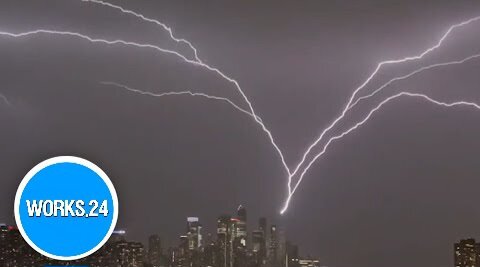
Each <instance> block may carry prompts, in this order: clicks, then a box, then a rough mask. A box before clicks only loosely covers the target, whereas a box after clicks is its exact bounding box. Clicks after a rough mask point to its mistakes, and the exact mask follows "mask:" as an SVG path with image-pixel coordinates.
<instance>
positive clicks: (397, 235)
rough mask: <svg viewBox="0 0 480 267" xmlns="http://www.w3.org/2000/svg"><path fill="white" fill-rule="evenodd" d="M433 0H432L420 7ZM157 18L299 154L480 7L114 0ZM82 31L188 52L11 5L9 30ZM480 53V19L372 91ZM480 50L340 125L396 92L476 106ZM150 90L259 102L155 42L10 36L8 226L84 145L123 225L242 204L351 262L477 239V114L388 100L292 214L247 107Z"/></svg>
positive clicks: (57, 5) (90, 10)
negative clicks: (52, 170)
mask: <svg viewBox="0 0 480 267" xmlns="http://www.w3.org/2000/svg"><path fill="white" fill-rule="evenodd" d="M419 2H421V3H419ZM115 3H118V4H121V5H123V6H124V7H126V8H129V9H133V10H135V11H138V12H140V13H143V14H144V15H146V16H148V17H152V18H156V19H159V20H161V21H163V22H165V23H166V24H167V25H169V26H171V27H172V28H173V30H174V32H175V33H176V35H177V36H179V37H183V38H186V39H188V40H190V41H192V42H193V44H194V45H195V46H196V47H197V48H198V51H199V56H200V57H201V58H202V59H203V60H204V61H205V62H206V63H208V64H210V65H212V66H215V67H218V68H219V69H221V70H222V71H224V72H225V73H227V74H228V75H229V76H231V77H233V78H235V79H236V80H237V81H238V82H239V83H240V85H241V86H242V88H243V89H244V91H245V93H246V94H247V96H248V97H249V99H250V100H251V101H252V104H253V106H254V107H255V110H256V112H257V113H258V115H260V116H261V117H262V118H263V121H264V122H265V124H266V125H267V127H269V129H271V131H272V133H273V135H274V136H275V138H276V140H277V143H278V144H279V145H280V146H281V148H282V149H283V151H284V152H285V156H286V160H287V162H288V163H289V165H290V166H294V165H295V164H296V163H297V162H298V161H299V159H300V157H301V155H302V153H303V151H304V149H305V148H306V147H307V146H308V145H309V144H310V143H311V142H312V140H313V139H314V138H315V137H317V136H318V135H319V133H320V132H321V130H323V128H324V127H326V126H327V125H328V124H329V123H330V122H331V121H332V120H333V119H334V117H336V116H337V115H339V114H340V112H341V110H342V109H343V107H344V105H345V103H346V101H347V100H348V98H349V97H350V95H351V93H352V92H353V90H354V89H355V88H356V87H358V86H359V85H360V84H361V83H363V81H364V80H365V79H366V78H367V77H368V76H369V75H370V74H371V73H372V71H373V70H374V69H375V67H376V64H377V63H378V62H380V61H382V60H385V59H396V58H401V57H405V56H410V55H416V54H419V53H420V52H422V51H424V50H425V49H427V48H428V47H429V46H432V45H434V44H435V43H436V42H437V41H438V39H439V38H440V37H441V36H442V35H443V33H444V32H445V31H446V30H447V29H448V27H449V26H450V25H452V24H455V23H458V22H460V21H463V20H466V19H468V18H471V17H475V16H479V15H480V2H478V1H473V0H472V1H459V0H456V1H451V0H449V1H440V0H426V1H415V0H408V1H405V0H402V1H400V0H399V1H385V0H376V1H373V0H369V1H356V0H352V1H335V3H333V1H237V2H230V1H228V2H225V1H191V2H187V1H169V2H167V1H155V2H154V1H117V2H115ZM39 28H44V29H52V30H65V31H77V32H80V33H84V34H88V35H90V36H92V37H102V38H106V39H109V40H113V39H125V40H131V41H137V42H144V43H152V44H156V45H160V46H162V47H165V48H169V49H176V50H178V51H180V52H182V53H184V54H185V55H187V56H189V57H191V56H192V53H191V51H190V50H188V49H187V48H186V47H185V46H181V45H176V44H175V43H174V42H172V41H171V40H170V39H169V38H168V35H167V34H166V32H165V31H163V30H161V29H159V28H158V27H156V26H154V25H152V24H148V23H145V22H141V21H139V20H138V19H136V18H134V17H131V16H127V15H123V14H121V13H119V12H118V11H115V10H112V9H108V8H105V7H101V6H98V5H93V4H89V3H82V2H81V1H75V0H70V1H65V0H63V1H17V0H15V1H14V0H11V1H10V0H8V1H1V3H0V31H9V32H21V31H29V30H35V29H39ZM476 53H480V22H477V23H474V24H471V25H469V26H466V27H463V28H461V29H459V30H458V31H455V32H454V33H453V34H452V35H451V36H450V37H449V39H448V40H447V41H446V42H445V44H444V46H442V48H441V49H439V50H438V51H436V52H434V53H432V54H430V55H429V56H427V57H426V58H424V59H423V60H420V61H415V62H410V63H407V64H401V65H395V66H388V67H386V68H385V69H383V70H382V71H381V72H380V73H379V75H378V76H376V78H375V79H374V80H373V81H372V83H370V85H369V86H367V87H366V88H365V92H372V91H373V90H375V89H376V88H378V87H379V86H380V85H382V84H383V83H385V82H387V81H388V80H390V79H392V78H393V77H396V76H399V75H404V74H407V73H409V72H411V71H413V70H415V69H417V68H419V67H421V66H425V65H429V64H432V63H438V62H445V61H450V60H458V59H462V58H465V57H467V56H469V55H472V54H476ZM479 74H480V60H473V61H470V62H468V63H465V64H463V65H457V66H452V67H444V68H439V69H436V70H432V71H428V72H424V73H423V74H420V75H417V76H415V77H412V78H411V79H409V80H405V81H402V82H398V83H396V84H395V85H394V86H391V87H388V88H387V89H386V90H385V91H384V92H383V93H382V94H380V95H378V96H377V97H375V98H373V99H371V100H369V101H367V102H365V103H364V104H362V105H361V106H359V108H358V109H355V110H354V111H353V112H352V113H350V115H348V116H347V119H346V120H344V121H343V122H342V123H341V124H339V125H338V127H337V128H335V131H333V132H332V133H333V134H335V133H340V132H341V131H342V130H345V129H347V128H348V127H350V126H352V125H353V123H355V122H357V121H358V120H360V119H362V118H363V116H365V115H366V113H367V112H368V111H369V109H370V108H372V107H374V106H375V105H377V104H378V103H379V101H381V100H382V99H383V98H385V97H388V96H390V95H393V94H394V93H397V92H399V91H400V90H409V91H412V92H422V93H427V94H428V95H430V96H432V97H434V98H436V99H439V100H442V101H446V102H451V101H456V100H468V101H473V102H477V103H480V91H479V89H480V88H479V86H478V85H479V84H480V76H479ZM102 81H115V82H119V83H123V84H126V85H129V86H131V87H135V88H138V89H143V90H148V91H152V92H157V93H161V92H167V91H183V90H192V91H194V92H204V93H209V94H212V95H217V96H222V97H228V98H230V99H232V100H233V101H235V102H236V103H237V104H239V105H241V106H242V107H244V108H246V107H247V106H246V105H245V102H244V101H243V100H242V98H241V97H240V95H239V93H238V91H236V89H235V87H234V86H233V85H232V84H231V83H229V82H227V81H225V80H222V79H221V78H220V77H219V76H218V75H215V74H213V73H212V72H208V71H205V70H204V69H202V68H199V67H196V66H193V65H189V64H186V63H184V62H182V61H181V60H179V59H178V58H176V57H174V56H171V55H166V54H161V53H158V52H155V51H153V50H148V49H138V48H130V47H125V46H121V45H116V46H106V45H102V44H91V43H89V42H86V41H84V40H80V39H78V38H67V37H61V36H52V35H37V36H30V37H26V38H19V39H13V38H7V37H0V93H1V94H3V95H5V96H6V97H7V98H8V100H9V101H10V102H11V105H10V106H8V105H6V104H4V103H0V125H1V132H0V137H1V138H0V177H1V186H0V196H1V199H0V221H5V222H7V223H13V222H14V219H13V200H14V194H15V191H16V188H17V186H18V184H19V183H20V181H21V179H22V178H23V176H24V175H25V174H26V173H27V172H28V170H30V168H32V167H33V166H34V165H36V164H37V163H38V162H40V161H42V160H44V159H47V158H49V157H53V156H59V155H74V156H80V157H84V158H86V159H88V160H90V161H93V162H95V163H96V164H97V165H99V166H100V167H101V168H102V169H104V170H105V171H106V172H107V174H108V175H109V176H110V178H111V179H112V181H113V183H114V184H115V186H116V189H117V193H118V196H119V201H120V217H119V222H118V226H119V228H126V229H127V230H128V238H129V239H133V240H140V241H145V240H146V238H147V236H148V235H149V234H152V233H158V234H159V235H160V236H161V237H162V238H163V240H164V244H165V246H168V245H176V244H177V239H178V236H179V235H180V234H182V233H183V232H184V230H185V220H186V217H187V216H198V217H200V220H201V222H202V223H203V224H204V225H205V226H206V228H207V229H206V230H207V232H212V233H215V228H214V227H215V221H216V218H217V216H218V215H220V214H222V213H233V212H235V210H236V208H237V206H238V205H239V204H243V205H244V206H246V208H247V212H248V220H249V230H252V229H253V228H254V227H257V219H258V217H259V216H261V215H262V216H267V217H268V218H269V219H270V221H271V220H274V221H275V222H276V223H278V224H281V225H284V226H285V227H286V228H287V233H288V236H289V239H290V240H291V241H293V242H294V243H297V244H298V245H299V246H300V251H301V254H303V255H307V254H310V255H312V256H316V257H319V258H320V259H321V263H322V264H323V265H327V266H338V267H352V266H357V267H384V266H389V267H404V266H414V267H416V266H427V267H430V266H432V267H444V266H445V267H446V266H453V243H454V242H456V241H458V240H459V239H461V238H467V237H475V238H477V239H480V208H479V204H478V203H480V189H479V188H480V159H479V156H478V151H480V142H479V139H478V137H479V136H480V111H479V110H476V109H473V108H469V107H457V108H449V109H447V108H442V107H439V106H436V105H433V104H431V103H428V102H425V101H424V100H420V99H407V98H405V99H399V100H397V101H393V102H391V103H390V104H387V105H386V106H385V107H384V108H383V109H382V112H379V113H377V114H376V115H374V116H373V117H372V119H371V120H370V121H368V122H367V123H366V124H365V125H364V126H362V127H360V128H359V129H358V130H357V131H355V132H354V133H352V134H350V135H348V136H346V137H345V138H344V139H341V140H340V141H338V142H335V143H333V144H332V145H331V146H330V147H329V149H328V152H327V153H326V154H325V156H324V157H322V158H321V159H320V160H319V161H318V162H317V163H316V164H315V165H314V166H313V167H312V168H311V169H310V172H309V173H308V174H307V175H306V176H305V180H304V182H303V183H302V185H301V186H300V187H299V190H298V192H297V193H296V195H295V196H294V198H293V200H292V203H291V205H290V208H289V210H288V211H287V212H286V214H285V215H283V216H280V215H279V210H280V209H281V207H282V204H283V201H284V199H285V197H286V194H287V191H286V190H287V189H286V180H287V176H286V173H285V171H284V170H283V168H282V165H281V162H280V159H279V157H278V155H277V154H276V152H275V151H274V149H273V148H272V146H271V144H270V142H269V141H268V138H267V137H266V135H265V134H264V132H263V131H262V130H261V128H260V127H259V126H258V124H256V123H255V122H254V121H253V120H252V118H251V117H249V116H247V115H245V114H243V113H240V112H238V111H236V110H234V109H233V108H232V107H231V106H229V105H228V104H225V103H222V102H218V101H210V100H206V99H204V98H194V97H189V96H169V97H164V98H154V97H149V96H142V95H138V94H134V93H131V92H128V91H125V90H122V89H118V88H114V87H109V86H105V85H102V84H100V82H102Z"/></svg>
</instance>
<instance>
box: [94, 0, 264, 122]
mask: <svg viewBox="0 0 480 267" xmlns="http://www.w3.org/2000/svg"><path fill="white" fill-rule="evenodd" d="M85 1H87V0H85ZM100 84H103V85H110V86H115V87H117V88H122V89H125V90H127V91H130V92H132V93H136V94H141V95H147V96H153V97H163V96H179V95H187V96H198V97H203V98H206V99H210V100H218V101H223V102H226V103H228V104H230V105H231V106H232V107H234V108H235V109H236V110H238V111H240V112H242V113H245V114H247V115H248V116H250V117H253V114H252V113H250V112H249V111H248V110H246V109H243V108H241V107H239V106H238V105H237V104H235V103H233V102H232V101H231V100H230V99H228V98H226V97H219V96H212V95H208V94H205V93H194V92H192V91H172V92H166V93H153V92H149V91H144V90H140V89H136V88H132V87H129V86H126V85H123V84H120V83H116V82H101V83H100ZM258 119H259V120H260V121H261V118H258Z"/></svg>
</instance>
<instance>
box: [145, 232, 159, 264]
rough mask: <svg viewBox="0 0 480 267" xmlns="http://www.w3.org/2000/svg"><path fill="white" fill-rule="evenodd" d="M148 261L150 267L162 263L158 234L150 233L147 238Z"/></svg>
mask: <svg viewBox="0 0 480 267" xmlns="http://www.w3.org/2000/svg"><path fill="white" fill-rule="evenodd" d="M148 261H149V262H150V264H151V265H152V267H159V266H161V264H162V243H161V240H160V237H159V236H158V235H151V236H150V237H149V238H148Z"/></svg>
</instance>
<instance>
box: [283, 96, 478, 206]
mask: <svg viewBox="0 0 480 267" xmlns="http://www.w3.org/2000/svg"><path fill="white" fill-rule="evenodd" d="M402 96H409V97H420V98H423V99H425V100H427V101H429V102H431V103H433V104H437V105H440V106H443V107H455V106H470V107H473V108H476V109H478V110H480V105H478V104H476V103H473V102H466V101H458V102H452V103H446V102H441V101H438V100H435V99H433V98H431V97H429V96H427V95H425V94H419V93H410V92H400V93H398V94H396V95H393V96H390V97H388V98H386V99H385V100H383V101H382V102H380V104H378V105H377V106H376V107H375V108H373V109H372V110H371V111H370V112H369V113H368V115H367V116H366V117H365V118H364V119H363V120H361V121H360V122H357V123H356V124H355V125H354V126H353V127H351V128H349V129H348V130H346V131H344V132H342V133H341V134H339V135H336V136H334V137H332V138H330V139H328V141H327V142H326V143H325V145H324V146H323V149H322V151H320V152H319V153H318V154H317V155H316V156H315V157H314V158H313V159H312V160H311V161H310V162H309V163H308V165H307V167H305V168H304V169H303V171H302V173H301V174H300V177H299V179H298V181H297V183H296V184H295V186H294V188H293V190H292V193H291V194H289V196H288V198H287V200H286V201H285V205H284V207H283V209H282V210H281V211H280V213H282V214H283V213H284V212H285V211H286V210H287V209H288V205H289V203H290V200H291V199H292V196H293V195H294V193H295V191H296V190H297V188H298V186H299V185H300V183H301V182H302V180H303V177H304V175H305V174H306V173H307V171H308V170H309V169H310V167H311V166H312V165H313V163H314V162H315V161H316V160H317V159H318V158H320V157H321V156H322V155H323V154H325V151H327V148H328V147H329V146H330V144H331V143H332V142H334V141H336V140H340V139H341V138H343V137H344V136H346V135H347V134H349V133H351V132H353V131H355V130H356V129H357V128H358V127H360V126H362V125H363V124H364V123H365V122H367V121H368V120H369V119H370V118H371V116H372V115H373V114H374V113H375V112H377V111H378V110H380V108H381V107H382V106H384V105H385V104H387V103H388V102H390V101H392V100H394V99H397V98H399V97H402Z"/></svg>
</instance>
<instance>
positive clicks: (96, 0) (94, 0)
mask: <svg viewBox="0 0 480 267" xmlns="http://www.w3.org/2000/svg"><path fill="white" fill-rule="evenodd" d="M82 1H85V2H92V3H97V4H101V5H105V6H109V7H112V8H115V9H118V10H120V11H122V12H123V13H126V14H130V15H134V16H136V17H137V18H140V19H142V20H144V21H146V22H151V23H155V24H157V25H159V26H161V27H162V28H164V29H165V30H167V31H168V32H169V34H170V37H171V38H172V39H174V40H175V41H177V42H178V41H179V40H177V39H175V37H174V36H173V33H172V30H171V28H169V27H168V26H166V25H165V24H164V23H161V22H159V21H158V20H154V19H151V18H147V17H145V16H144V15H141V14H139V13H136V12H134V11H132V10H127V9H124V8H122V7H120V6H116V5H113V4H110V3H106V2H103V1H100V0H82ZM478 20H480V16H478V17H474V18H471V19H468V20H466V21H463V22H460V23H458V24H454V25H452V26H450V27H449V28H448V30H447V31H446V32H445V33H444V34H443V36H442V37H441V38H440V40H439V41H438V42H437V43H436V44H435V45H434V46H432V47H429V48H428V49H426V50H425V51H423V52H422V53H420V54H419V55H416V56H410V57H405V58H402V59H394V60H386V61H382V62H380V63H378V65H377V67H376V68H375V70H374V71H373V72H372V74H371V75H370V76H369V77H368V78H367V79H366V80H365V81H364V82H363V83H362V84H361V85H360V86H359V87H357V88H356V89H355V90H354V91H353V93H352V95H351V97H350V99H349V100H348V102H347V105H346V106H345V108H344V109H343V111H342V112H341V114H340V116H338V117H337V118H336V119H335V120H334V121H333V122H332V123H331V124H330V125H328V126H327V127H326V128H325V129H324V130H323V131H322V133H321V134H320V136H319V137H318V138H317V139H316V140H315V141H314V142H313V143H312V144H311V145H310V146H309V147H308V148H307V149H306V151H305V153H304V154H303V156H302V159H301V161H300V162H299V163H298V164H297V165H296V167H295V169H294V171H293V172H291V171H290V169H289V167H288V165H287V164H286V162H285V160H284V156H283V153H282V151H281V150H280V148H279V147H278V146H277V145H276V143H275V142H274V140H273V137H272V135H271V133H270V131H269V130H267V129H266V128H265V125H263V124H262V128H263V130H264V131H266V132H267V134H268V136H269V138H270V140H271V142H272V144H273V145H274V147H275V149H276V150H277V152H278V154H279V155H280V158H281V159H282V163H283V165H284V168H285V170H286V171H287V173H288V182H287V189H288V197H287V200H286V205H285V208H284V209H282V211H281V213H284V212H285V210H286V208H287V207H288V203H289V202H290V199H291V197H292V195H293V194H294V192H295V190H296V188H297V187H298V184H299V182H297V184H296V186H295V189H293V190H292V187H291V184H292V178H293V177H294V176H295V175H296V174H297V172H298V171H299V169H300V167H301V166H302V165H303V164H304V162H305V160H306V158H307V157H308V155H309V154H310V153H311V150H312V149H313V148H314V147H315V146H317V145H318V143H319V142H321V141H322V140H323V137H324V136H325V134H327V133H328V132H329V131H330V130H331V129H332V128H333V127H335V125H336V124H337V123H338V122H339V121H341V120H342V119H343V118H344V117H345V115H346V113H347V111H349V110H350V109H351V108H353V107H354V106H355V105H357V104H358V103H359V102H360V101H362V100H364V99H367V98H370V97H372V96H374V95H375V94H376V93H378V92H379V91H381V90H382V89H384V88H386V87H387V86H389V85H390V84H391V83H393V82H395V81H399V80H403V79H407V78H409V77H411V76H413V75H416V74H418V73H420V72H423V71H425V70H429V69H433V68H437V67H442V66H448V65H455V64H462V63H464V62H466V61H468V60H471V59H474V58H477V57H479V55H474V56H471V57H468V58H465V59H463V60H460V61H452V62H446V63H439V64H434V65H430V66H427V67H423V68H420V69H418V70H416V71H414V72H412V73H409V74H407V75H405V76H401V77H396V78H394V79H392V80H390V81H389V82H387V83H386V84H384V85H383V86H381V87H380V88H378V89H377V90H375V91H374V92H373V93H371V94H369V95H366V96H362V97H360V98H358V99H357V100H356V101H355V102H353V101H354V99H355V97H356V95H357V94H358V92H359V91H361V90H362V89H363V88H364V87H366V86H367V85H368V84H369V83H370V81H371V80H372V79H373V78H374V77H375V76H376V75H377V73H378V72H379V71H380V70H381V69H382V67H383V66H385V65H391V64H399V63H405V62H409V61H413V60H419V59H422V58H423V57H424V56H426V55H428V54H429V53H431V52H433V51H435V50H436V49H438V48H439V47H441V45H442V44H443V43H444V41H445V40H446V39H447V37H448V36H449V35H450V34H451V33H452V32H453V31H454V30H455V29H457V28H460V27H463V26H465V25H468V24H471V23H473V22H476V21H478ZM183 41H185V40H183ZM187 44H188V45H189V46H190V48H191V49H192V50H193V51H194V52H195V55H196V58H197V61H198V62H200V60H199V59H198V57H197V50H196V49H195V48H194V47H193V45H192V44H191V43H190V42H188V41H187ZM224 78H225V77H224ZM227 80H229V79H227ZM229 81H230V80H229ZM231 82H232V81H231ZM234 84H235V86H236V87H237V89H238V90H239V91H242V90H241V89H240V86H239V85H238V83H237V82H236V81H234ZM242 95H243V96H244V99H245V100H246V101H247V103H248V104H249V107H250V109H251V110H252V114H253V115H254V116H256V115H255V113H254V112H253V108H252V106H251V104H250V102H249V101H248V99H247V98H246V96H245V95H244V94H243V92H242ZM309 166H310V164H309V165H308V168H309ZM302 178H303V173H302ZM300 181H301V180H300Z"/></svg>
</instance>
